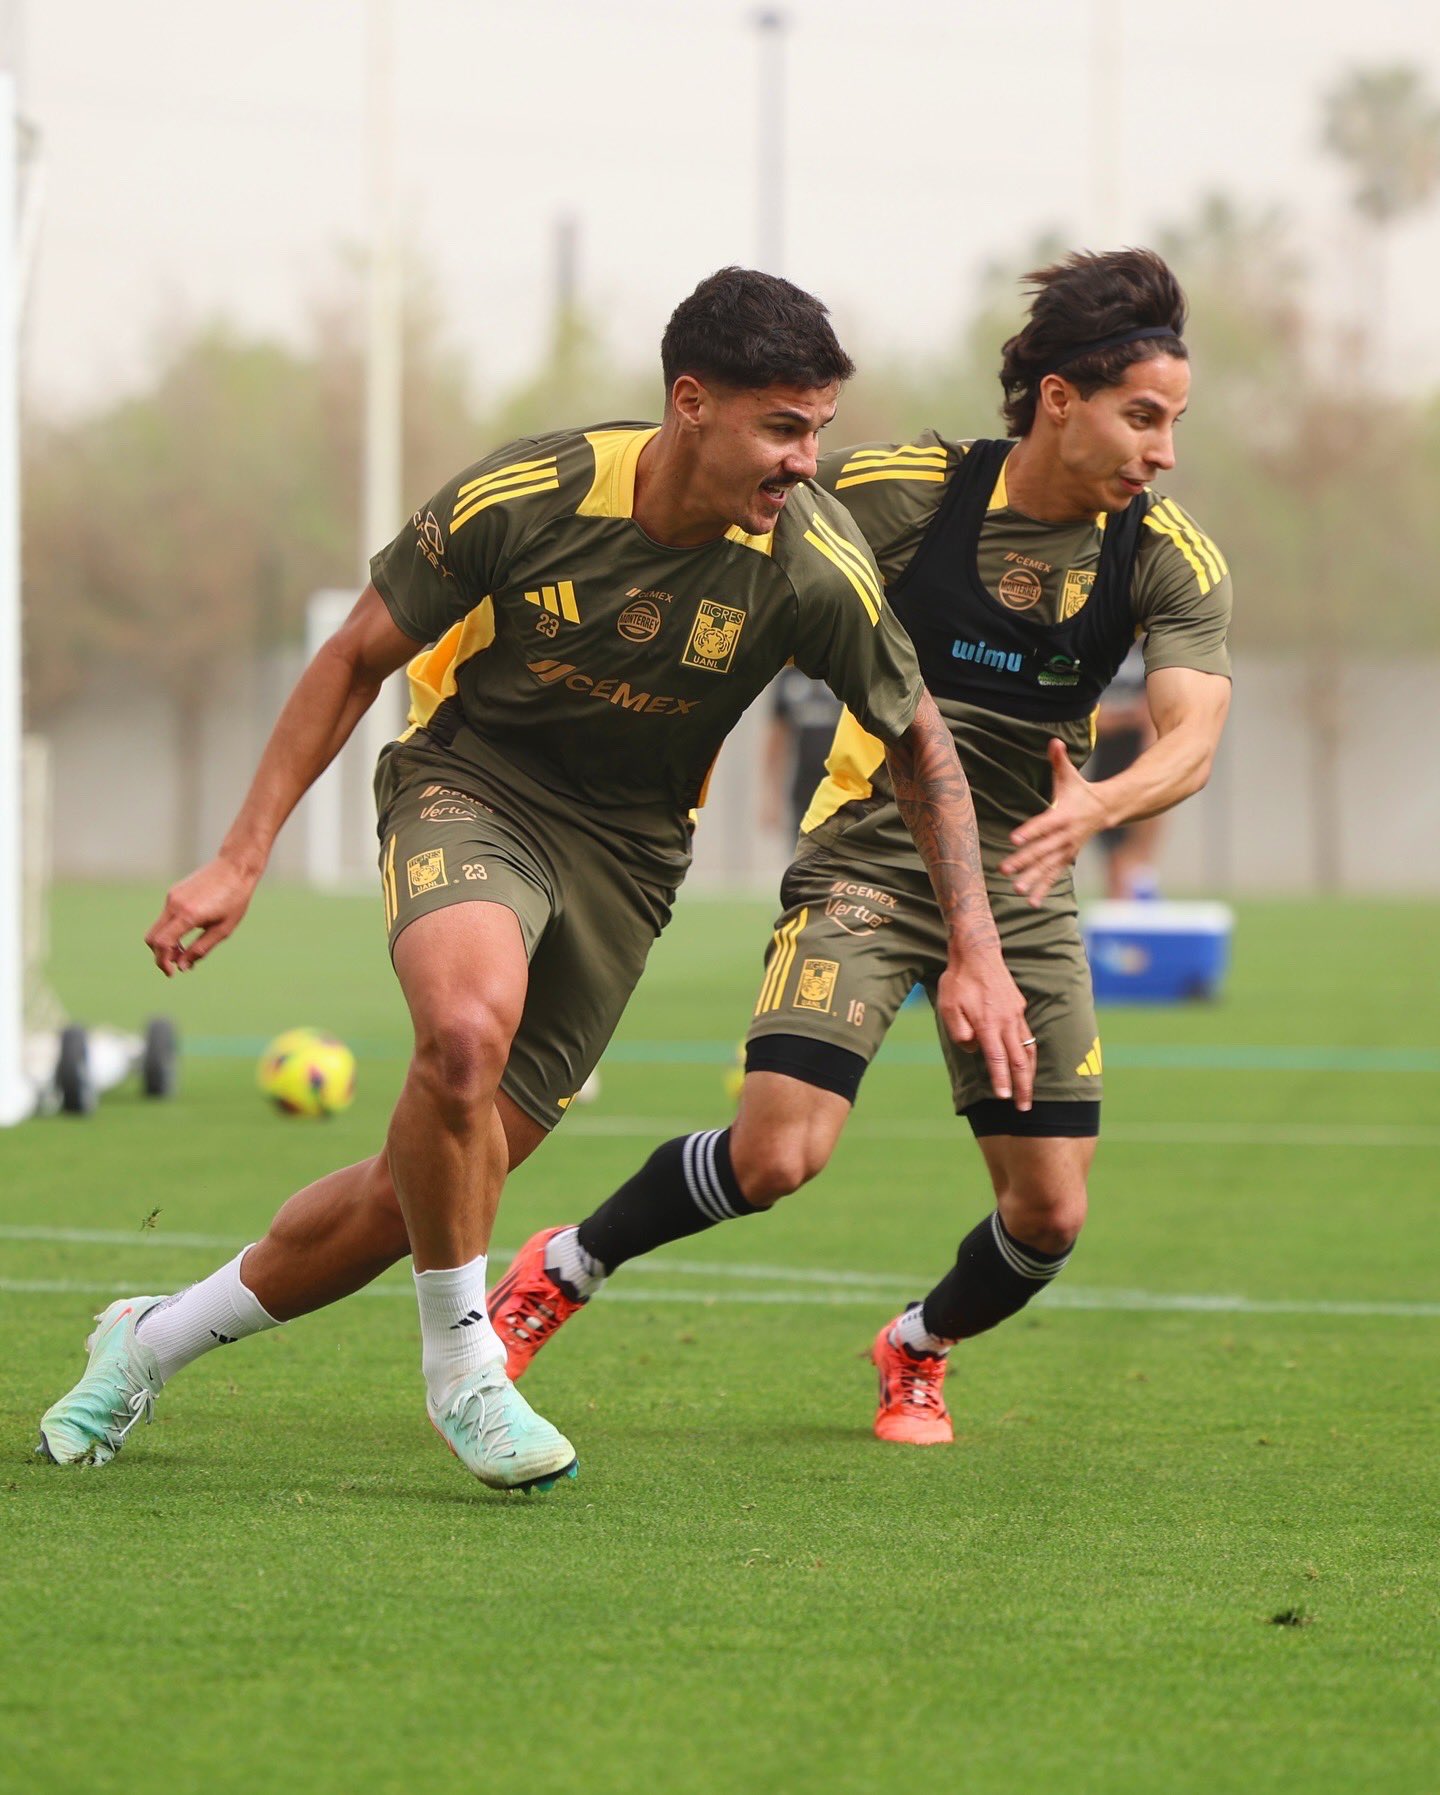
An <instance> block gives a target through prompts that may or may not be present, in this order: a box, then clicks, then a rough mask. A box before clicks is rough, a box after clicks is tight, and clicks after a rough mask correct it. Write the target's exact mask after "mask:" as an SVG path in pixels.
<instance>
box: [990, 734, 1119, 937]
mask: <svg viewBox="0 0 1440 1795" xmlns="http://www.w3.org/2000/svg"><path fill="white" fill-rule="evenodd" d="M1048 752H1049V755H1050V766H1051V769H1052V771H1053V773H1054V776H1055V786H1054V793H1055V795H1054V797H1053V798H1052V799H1051V801H1050V808H1049V809H1048V810H1042V811H1041V812H1040V814H1039V816H1032V817H1031V819H1030V821H1029V822H1028V823H1022V824H1021V825H1020V827H1019V828H1018V829H1012V830H1011V832H1010V839H1011V841H1013V842H1014V843H1015V849H1016V851H1015V853H1013V854H1011V855H1010V856H1009V857H1008V858H1006V859H1004V860H1002V861H1001V862H1000V870H1001V872H1002V873H1004V874H1005V876H1006V878H1007V879H1009V880H1010V881H1011V883H1012V884H1013V885H1014V887H1015V889H1016V890H1017V891H1018V892H1019V893H1020V895H1021V897H1023V898H1029V900H1030V902H1031V904H1033V905H1035V906H1036V907H1037V908H1038V906H1039V905H1040V904H1041V903H1042V902H1043V901H1044V898H1045V894H1046V893H1047V892H1048V891H1049V889H1050V887H1051V886H1052V885H1053V884H1054V883H1055V881H1056V880H1057V879H1058V878H1059V877H1060V875H1061V874H1062V873H1063V872H1064V871H1065V869H1066V867H1068V866H1073V865H1074V864H1075V859H1076V856H1077V855H1078V854H1079V852H1080V850H1081V848H1083V847H1084V846H1085V843H1086V842H1087V841H1089V839H1090V837H1091V836H1092V835H1095V834H1098V833H1099V831H1100V830H1101V829H1104V828H1106V827H1108V825H1109V823H1110V817H1109V816H1108V814H1107V813H1106V809H1105V804H1104V801H1103V800H1102V799H1101V797H1100V796H1099V794H1098V793H1097V791H1096V789H1095V787H1094V786H1093V785H1090V784H1089V783H1088V782H1087V781H1085V780H1084V779H1082V778H1081V777H1080V775H1079V774H1078V773H1077V772H1076V771H1075V765H1074V762H1073V761H1072V760H1071V759H1070V756H1069V754H1068V753H1067V752H1066V748H1065V744H1064V742H1061V741H1057V740H1054V739H1052V740H1051V742H1050V745H1049V750H1048Z"/></svg>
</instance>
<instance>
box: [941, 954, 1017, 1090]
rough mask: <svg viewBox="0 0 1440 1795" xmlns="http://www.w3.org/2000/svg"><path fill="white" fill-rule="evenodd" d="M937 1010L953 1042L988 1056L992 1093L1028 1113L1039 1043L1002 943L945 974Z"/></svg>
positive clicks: (942, 979)
mask: <svg viewBox="0 0 1440 1795" xmlns="http://www.w3.org/2000/svg"><path fill="white" fill-rule="evenodd" d="M935 1008H936V1010H937V1012H938V1014H939V1017H940V1022H941V1026H942V1027H943V1028H944V1029H945V1031H946V1033H947V1034H948V1035H949V1036H950V1039H951V1040H952V1041H955V1042H958V1043H959V1045H960V1046H961V1047H967V1048H969V1049H970V1050H971V1051H972V1052H973V1051H977V1050H978V1051H979V1052H980V1053H983V1054H984V1055H985V1064H986V1067H987V1068H988V1070H989V1073H990V1088H991V1089H992V1090H993V1091H994V1093H995V1095H996V1096H997V1097H1013V1098H1014V1100H1015V1107H1016V1108H1017V1109H1029V1107H1030V1103H1031V1099H1032V1098H1033V1096H1034V1094H1035V1043H1034V1041H1033V1040H1031V1038H1030V1030H1029V1029H1028V1028H1027V1027H1026V1026H1025V999H1024V998H1023V997H1022V996H1021V995H1020V990H1019V987H1018V986H1017V985H1016V983H1015V981H1014V979H1012V978H1011V976H1010V974H1009V972H1008V971H1007V969H1006V966H1005V962H1004V960H1003V959H1002V958H1001V956H1000V943H999V942H998V941H996V942H995V944H994V946H993V947H985V948H978V947H977V948H972V949H971V951H970V952H969V953H967V954H966V956H965V958H964V960H962V961H961V963H960V965H959V966H950V967H947V968H946V970H945V971H944V972H943V973H942V974H941V977H940V987H939V991H938V992H937V995H936V1000H935Z"/></svg>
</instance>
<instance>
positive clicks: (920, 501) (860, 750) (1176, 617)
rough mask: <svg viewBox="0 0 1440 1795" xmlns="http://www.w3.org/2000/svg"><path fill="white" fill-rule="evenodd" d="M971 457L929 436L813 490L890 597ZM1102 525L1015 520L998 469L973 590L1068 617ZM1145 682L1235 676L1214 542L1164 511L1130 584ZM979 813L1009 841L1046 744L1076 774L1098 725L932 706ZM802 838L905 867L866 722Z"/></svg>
mask: <svg viewBox="0 0 1440 1795" xmlns="http://www.w3.org/2000/svg"><path fill="white" fill-rule="evenodd" d="M968 447H969V443H968V441H967V442H950V441H947V440H946V439H945V438H943V437H941V436H939V435H937V434H936V433H935V432H934V431H929V430H927V431H925V432H924V433H923V434H922V435H921V436H919V437H917V438H916V439H915V440H914V441H913V442H910V443H867V444H861V445H859V446H857V447H853V448H848V449H839V450H836V451H835V452H834V453H832V454H829V455H826V456H825V457H824V458H823V459H822V461H821V463H820V468H819V473H818V476H817V481H818V484H820V485H821V486H823V487H825V488H826V489H827V490H829V491H831V492H833V493H834V494H835V495H836V496H837V497H838V498H839V499H840V500H841V501H842V502H843V503H844V504H845V506H846V508H847V509H848V510H849V512H850V514H851V516H852V517H853V518H854V519H855V522H856V523H857V524H858V525H859V527H860V529H861V531H862V532H863V533H864V535H865V539H866V541H867V542H868V543H869V544H870V546H871V548H872V549H873V550H874V552H875V558H876V560H877V562H878V563H879V566H880V571H881V573H882V574H883V575H884V577H885V581H886V583H887V585H891V584H893V583H894V582H895V581H896V580H898V579H899V577H900V575H901V574H902V573H903V572H904V570H905V568H906V567H907V566H908V565H909V562H910V558H911V556H912V555H914V553H915V551H916V549H917V548H918V547H919V545H920V542H921V539H922V538H923V537H924V535H925V532H926V530H927V529H928V527H929V526H930V524H931V522H932V520H933V519H934V517H935V514H936V512H937V510H938V509H939V506H940V501H941V498H942V496H943V494H944V492H945V490H946V482H947V480H948V479H949V477H950V475H951V474H952V473H953V471H954V470H955V469H956V468H957V467H959V466H960V464H961V460H962V458H963V456H964V455H965V453H966V451H967V449H968ZM1104 528H1105V519H1104V516H1103V514H1102V515H1101V516H1099V517H1096V518H1093V519H1085V520H1083V521H1081V522H1079V523H1074V524H1054V523H1043V522H1041V521H1039V520H1037V519H1036V518H1032V517H1026V516H1025V515H1024V513H1023V512H1020V511H1017V510H1015V509H1014V508H1013V507H1012V506H1011V504H1010V502H1009V497H1008V494H1007V492H1006V487H1005V471H1004V468H1003V466H1002V468H1001V471H1000V475H999V478H998V480H997V481H996V483H995V489H994V492H993V493H992V495H991V498H990V502H989V508H988V510H987V512H986V516H985V522H984V525H983V526H982V529H981V532H980V540H979V545H978V550H977V563H978V569H979V574H980V578H981V581H982V582H983V584H984V585H985V587H986V589H987V591H988V592H989V593H990V594H991V596H992V597H994V598H995V599H996V600H997V601H998V602H999V603H1000V604H1002V605H1005V606H1006V607H1008V608H1009V609H1011V610H1014V611H1021V612H1025V613H1027V614H1028V615H1029V616H1030V617H1032V618H1034V619H1035V621H1037V622H1051V623H1054V622H1060V621H1062V620H1063V619H1065V618H1067V617H1071V616H1073V615H1075V614H1076V613H1077V612H1078V611H1079V610H1080V609H1081V608H1082V607H1083V606H1084V604H1085V602H1086V600H1087V598H1088V597H1089V594H1090V590H1091V587H1092V586H1093V584H1094V580H1095V570H1096V567H1097V566H1098V564H1099V560H1100V549H1101V545H1102V542H1103V540H1104V537H1103V531H1104ZM1130 601H1131V608H1132V611H1133V614H1134V627H1135V634H1136V636H1137V637H1139V638H1142V639H1143V643H1144V654H1145V671H1146V672H1147V673H1154V672H1156V671H1157V670H1158V669H1160V668H1162V667H1193V668H1195V669H1197V670H1198V671H1200V672H1202V673H1219V674H1224V675H1226V676H1228V675H1229V672H1230V657H1229V651H1228V648H1227V646H1226V637H1227V632H1228V629H1229V623H1230V606H1231V588H1230V575H1229V570H1228V568H1227V567H1226V564H1225V561H1224V558H1223V557H1222V555H1221V554H1220V551H1219V549H1218V548H1216V546H1215V544H1214V543H1213V542H1212V541H1211V540H1210V538H1209V537H1208V536H1207V535H1206V534H1205V533H1204V532H1203V531H1202V530H1201V529H1200V528H1199V527H1198V525H1196V524H1195V523H1194V521H1193V520H1192V519H1191V518H1190V517H1188V516H1187V515H1186V513H1185V512H1183V511H1182V510H1181V509H1180V507H1179V506H1178V505H1177V504H1176V503H1175V501H1174V500H1173V499H1168V498H1162V499H1159V500H1157V501H1156V502H1154V503H1153V505H1152V507H1151V509H1150V511H1149V513H1148V515H1147V516H1146V518H1145V521H1144V524H1143V526H1142V528H1141V531H1140V546H1139V550H1138V552H1137V554H1136V558H1135V565H1134V570H1133V573H1132V576H1131V581H1130ZM940 710H941V712H942V714H943V715H944V717H945V719H946V721H947V722H948V723H949V725H950V729H951V733H952V734H953V735H954V737H955V745H956V747H957V749H958V750H959V753H960V759H961V762H962V764H963V765H964V768H965V771H966V775H967V777H968V778H969V781H970V789H971V793H972V795H973V797H974V800H975V812H976V817H977V820H978V822H979V826H980V833H981V835H982V837H984V838H985V839H987V840H988V841H990V842H992V843H997V842H1003V841H1005V840H1006V839H1008V836H1009V833H1010V831H1011V830H1012V829H1013V828H1015V827H1016V825H1017V824H1019V823H1022V822H1024V821H1025V820H1026V819H1027V818H1029V817H1032V816H1034V815H1036V814H1037V813H1038V812H1039V811H1041V810H1043V809H1044V808H1045V807H1046V806H1047V805H1048V804H1049V802H1050V767H1049V763H1048V761H1047V759H1046V743H1047V742H1048V741H1049V739H1050V738H1051V737H1052V736H1057V737H1059V738H1060V740H1062V741H1063V742H1065V744H1066V746H1067V747H1068V748H1069V750H1070V757H1071V759H1072V760H1073V761H1074V763H1075V765H1076V766H1077V767H1079V766H1083V765H1084V763H1085V762H1086V760H1088V759H1089V757H1090V752H1091V749H1092V748H1093V747H1094V719H1093V717H1092V718H1082V719H1081V720H1079V721H1078V722H1032V721H1028V720H1025V719H1022V718H1018V717H1009V716H1002V715H1001V714H1000V713H998V712H996V711H993V710H987V709H984V708H982V707H980V706H978V705H973V704H963V703H959V702H954V701H950V700H941V701H940ZM827 767H828V769H829V770H828V773H827V776H826V778H825V779H824V781H823V782H822V783H821V785H820V786H819V788H818V790H817V791H816V793H815V797H814V799H813V801H812V802H811V805H810V809H809V811H808V812H807V813H806V816H805V820H804V824H803V828H804V830H805V832H806V833H807V834H816V835H817V838H818V839H832V838H833V839H836V840H838V839H839V838H841V837H843V839H844V842H845V845H846V851H847V852H852V853H856V854H863V855H864V856H866V857H868V858H874V859H888V860H892V861H893V860H896V859H900V860H908V859H909V858H910V857H911V856H912V855H913V852H914V849H913V846H912V844H911V842H910V838H909V833H908V831H907V830H906V829H905V826H904V823H903V822H902V821H901V819H900V817H899V813H898V812H897V811H896V809H895V806H894V803H893V800H892V799H891V795H890V787H889V783H888V779H887V776H886V771H885V764H884V754H883V751H882V750H881V748H880V745H879V744H878V743H877V742H876V741H875V740H874V739H873V737H872V736H871V735H870V733H869V732H868V731H867V730H866V729H865V727H864V723H863V719H860V718H858V717H856V716H855V715H853V714H847V715H846V716H845V717H843V718H842V719H841V722H840V726H839V728H838V729H837V731H836V735H835V741H834V745H833V746H832V749H831V753H830V758H829V760H828V762H827Z"/></svg>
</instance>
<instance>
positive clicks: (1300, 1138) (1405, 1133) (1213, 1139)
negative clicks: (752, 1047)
mask: <svg viewBox="0 0 1440 1795" xmlns="http://www.w3.org/2000/svg"><path fill="white" fill-rule="evenodd" d="M715 1125H716V1124H715V1119H714V1118H713V1117H712V1118H711V1119H710V1120H709V1121H708V1122H705V1123H693V1124H692V1123H689V1122H685V1121H683V1120H680V1119H677V1118H676V1117H675V1116H575V1117H572V1118H570V1119H569V1120H567V1122H566V1123H565V1135H564V1136H562V1137H561V1138H566V1137H568V1136H570V1135H591V1136H595V1137H601V1136H608V1137H610V1138H612V1139H616V1140H629V1139H631V1138H635V1139H642V1140H656V1141H658V1140H663V1139H666V1138H667V1137H669V1136H673V1135H676V1134H681V1133H688V1132H691V1131H692V1129H694V1128H700V1127H714V1126H715ZM969 1132H970V1131H969V1129H968V1128H967V1127H966V1126H965V1123H964V1121H963V1119H962V1118H961V1117H959V1116H955V1117H953V1118H951V1119H950V1120H949V1121H943V1120H942V1121H924V1122H898V1121H878V1120H877V1121H871V1120H868V1119H867V1118H866V1117H865V1115H864V1113H863V1111H862V1112H861V1114H860V1115H858V1116H857V1117H856V1118H855V1120H854V1121H852V1122H851V1123H850V1124H849V1126H848V1127H847V1129H846V1133H847V1134H848V1135H851V1136H858V1137H859V1138H860V1139H862V1140H887V1141H890V1140H893V1141H920V1140H924V1141H938V1140H955V1139H960V1140H968V1138H969ZM1100 1139H1101V1140H1102V1142H1104V1143H1105V1144H1106V1145H1107V1146H1121V1147H1320V1148H1330V1147H1360V1148H1366V1149H1369V1148H1372V1147H1440V1127H1433V1128H1432V1127H1425V1126H1419V1127H1416V1126H1414V1125H1413V1124H1406V1123H1388V1122H1375V1123H1366V1122H1355V1123H1346V1122H1334V1123H1332V1122H1113V1123H1112V1122H1105V1123H1102V1124H1101V1128H1100Z"/></svg>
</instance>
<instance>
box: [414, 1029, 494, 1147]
mask: <svg viewBox="0 0 1440 1795" xmlns="http://www.w3.org/2000/svg"><path fill="white" fill-rule="evenodd" d="M514 1027H515V1025H514V1022H513V1021H512V1020H511V1019H510V1018H509V1017H507V1016H503V1015H501V1014H500V1013H499V1012H498V1011H497V1010H495V1009H493V1008H491V1007H490V1006H488V1005H484V1004H477V1005H476V1006H475V1007H474V1008H472V1009H467V1010H465V1011H463V1012H452V1013H450V1014H448V1015H446V1016H444V1017H442V1018H437V1019H435V1020H433V1021H430V1022H429V1023H427V1024H426V1025H425V1026H424V1027H417V1029H416V1033H415V1057H414V1060H413V1062H412V1071H413V1075H414V1077H415V1078H416V1080H417V1081H418V1082H419V1083H420V1085H421V1086H422V1087H423V1089H424V1090H425V1093H426V1095H427V1096H428V1097H429V1098H430V1100H431V1101H432V1102H433V1103H434V1104H435V1106H436V1107H437V1108H438V1109H439V1110H440V1111H441V1113H442V1114H443V1115H445V1116H446V1117H447V1118H449V1119H452V1120H454V1121H457V1122H458V1121H462V1120H463V1119H464V1118H465V1117H466V1116H469V1115H472V1114H474V1113H475V1112H476V1111H477V1110H479V1109H481V1108H482V1107H483V1106H484V1105H485V1104H487V1103H489V1102H490V1101H491V1100H492V1099H493V1098H494V1095H495V1092H496V1090H497V1089H498V1087H499V1084H500V1075H501V1073H502V1072H503V1071H504V1070H505V1061H506V1058H507V1057H508V1055H509V1052H510V1041H511V1037H512V1036H513V1034H514Z"/></svg>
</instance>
